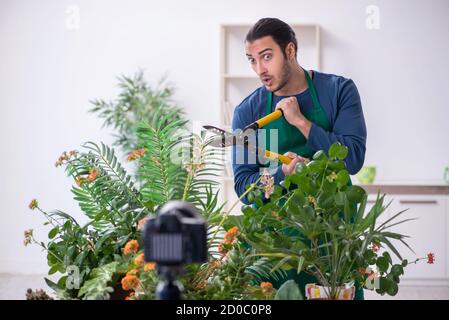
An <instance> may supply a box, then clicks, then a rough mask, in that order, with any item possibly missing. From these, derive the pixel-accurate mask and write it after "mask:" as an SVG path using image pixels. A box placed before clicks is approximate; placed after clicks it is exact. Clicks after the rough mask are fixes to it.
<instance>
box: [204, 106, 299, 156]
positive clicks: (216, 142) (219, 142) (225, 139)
mask: <svg viewBox="0 0 449 320" xmlns="http://www.w3.org/2000/svg"><path fill="white" fill-rule="evenodd" d="M281 115H282V113H281ZM269 116H270V115H268V116H266V117H269ZM266 117H264V118H266ZM264 118H262V119H260V120H263V119H264ZM278 118H279V117H278ZM276 119H277V118H276ZM260 120H258V121H260ZM273 120H274V119H273ZM273 120H271V121H273ZM258 121H256V122H254V123H252V124H251V125H249V126H247V127H245V129H244V130H243V131H242V132H240V133H239V134H232V133H230V132H228V131H225V130H223V129H220V128H217V127H214V126H203V128H204V129H206V130H208V131H211V132H213V133H215V134H216V136H215V137H214V138H212V140H211V142H210V145H211V146H214V147H218V148H226V147H229V146H233V145H243V146H245V147H246V148H247V149H248V151H250V152H251V153H253V154H263V155H264V156H265V158H268V159H270V160H279V161H280V162H282V163H284V164H289V163H290V162H291V161H292V159H291V158H290V157H287V156H284V155H282V154H278V153H276V152H272V151H270V150H267V149H265V150H264V149H261V148H258V147H256V146H254V145H253V144H251V143H249V142H248V135H247V134H245V131H246V130H248V129H246V128H248V127H250V126H252V127H251V129H252V128H255V126H256V125H257V126H258V127H257V128H260V127H262V126H264V125H266V124H267V123H268V122H265V123H264V122H259V123H258ZM264 121H266V120H264ZM271 121H269V122H271Z"/></svg>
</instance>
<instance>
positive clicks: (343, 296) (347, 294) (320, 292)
mask: <svg viewBox="0 0 449 320" xmlns="http://www.w3.org/2000/svg"><path fill="white" fill-rule="evenodd" d="M327 292H329V288H328V287H324V286H321V285H318V284H315V283H308V284H307V285H306V297H307V299H309V300H329V297H328V296H327ZM354 295H355V286H354V285H353V284H352V285H349V286H342V287H340V293H339V295H338V298H337V299H336V300H354Z"/></svg>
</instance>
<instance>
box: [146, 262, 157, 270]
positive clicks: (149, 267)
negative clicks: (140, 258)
mask: <svg viewBox="0 0 449 320" xmlns="http://www.w3.org/2000/svg"><path fill="white" fill-rule="evenodd" d="M155 268H156V263H155V262H148V263H145V266H144V267H143V271H145V272H147V271H150V270H154V269H155Z"/></svg>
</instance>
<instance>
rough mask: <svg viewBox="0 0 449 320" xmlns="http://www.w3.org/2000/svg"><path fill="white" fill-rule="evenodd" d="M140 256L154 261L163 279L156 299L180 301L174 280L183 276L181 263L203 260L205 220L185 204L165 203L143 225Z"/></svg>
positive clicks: (205, 243) (189, 205)
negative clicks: (142, 242) (142, 241)
mask: <svg viewBox="0 0 449 320" xmlns="http://www.w3.org/2000/svg"><path fill="white" fill-rule="evenodd" d="M144 256H145V261H146V262H156V265H157V269H156V270H157V273H158V275H159V276H160V278H161V279H162V280H163V281H162V282H160V283H159V284H158V286H157V288H156V297H157V299H160V300H178V299H180V298H181V291H182V285H181V284H180V283H178V282H177V281H175V279H176V277H177V276H179V275H181V274H182V273H183V271H184V269H183V267H182V266H183V264H185V263H202V262H206V261H207V224H206V222H205V220H204V219H203V218H202V217H201V215H200V214H199V213H198V212H197V210H196V208H195V207H194V206H193V205H191V204H189V203H187V202H183V201H170V202H167V203H166V204H165V205H163V206H162V207H161V208H160V209H159V211H158V212H157V215H156V217H153V218H150V219H149V220H148V221H147V222H146V224H145V228H144Z"/></svg>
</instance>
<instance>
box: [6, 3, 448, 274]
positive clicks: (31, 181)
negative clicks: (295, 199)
mask: <svg viewBox="0 0 449 320" xmlns="http://www.w3.org/2000/svg"><path fill="white" fill-rule="evenodd" d="M71 5H74V6H75V8H78V9H79V10H80V11H79V13H80V21H79V22H80V24H79V29H74V30H71V29H70V28H67V25H68V26H69V27H70V25H71V24H70V22H71V21H67V13H66V10H67V8H69V7H70V6H71ZM369 5H377V6H378V8H379V9H380V29H378V30H369V29H367V28H366V26H365V21H366V18H367V13H366V8H367V6H369ZM448 13H449V1H447V0H439V1H438V0H433V1H424V0H423V1H406V0H395V1H392V0H390V1H379V0H378V1H375V0H345V1H343V0H340V1H337V0H327V1H324V0H323V1H306V0H302V1H300V0H291V1H287V0H285V1H282V0H277V1H266V0H265V1H264V0H253V1H241V0H226V1H224V0H223V1H199V0H193V1H171V0H165V1H160V2H159V1H144V0H142V1H110V0H108V1H92V0H90V1H88V0H86V1H80V0H72V1H62V0H54V1H18V0H10V1H6V0H0V120H1V126H0V137H1V141H2V150H1V157H0V168H1V169H0V170H1V171H0V172H1V176H0V179H1V180H0V181H1V182H0V200H1V201H0V272H25V273H36V272H45V271H46V263H45V255H44V254H43V253H41V252H40V250H39V249H38V248H37V247H27V248H25V247H23V245H22V239H23V230H24V229H27V228H34V229H35V230H36V234H37V236H38V237H39V238H41V239H45V238H46V230H45V229H44V228H43V227H41V222H42V218H41V216H40V215H39V214H37V213H35V212H34V211H30V210H29V209H28V208H27V205H28V203H29V201H30V200H31V199H32V198H37V199H38V200H39V202H40V204H41V206H42V207H43V208H45V209H49V210H51V209H61V210H64V211H66V212H69V213H72V214H75V215H79V212H80V211H79V209H78V207H77V205H76V203H75V202H74V201H73V200H72V196H71V193H70V191H69V188H70V185H71V183H72V181H70V180H69V179H68V178H66V177H65V175H64V172H63V170H61V169H56V168H54V165H53V164H54V162H55V160H56V159H57V157H58V156H59V154H60V152H62V151H64V150H70V149H73V148H79V146H80V144H81V143H83V142H84V141H87V140H93V141H97V142H98V141H105V142H110V141H111V138H110V136H109V132H107V131H106V130H101V128H100V126H101V121H100V120H99V119H97V118H96V117H95V116H94V115H92V114H88V113H87V110H88V109H89V108H90V107H91V105H90V104H89V102H88V101H89V99H93V98H106V99H112V98H113V97H114V96H115V94H116V93H117V91H118V90H117V88H116V86H115V85H116V83H117V81H116V79H115V77H116V76H117V75H120V74H127V75H131V74H133V73H134V72H135V71H136V70H137V69H138V68H139V67H142V68H144V69H145V70H146V76H147V79H149V80H150V82H151V83H155V82H156V81H157V80H158V79H159V78H160V77H161V76H162V75H163V74H164V73H166V72H167V73H168V76H169V79H170V80H171V81H173V82H174V83H175V84H176V85H177V87H178V91H177V93H176V99H177V101H178V102H179V104H180V105H181V106H182V107H184V108H185V110H186V111H187V114H188V117H189V118H190V119H192V120H198V121H202V122H203V123H212V124H213V123H215V124H218V123H219V65H218V63H219V24H220V23H253V22H255V21H257V20H258V19H259V18H261V17H265V16H272V17H279V18H281V19H283V20H285V21H287V22H291V23H319V24H320V25H321V26H322V32H323V38H322V46H323V47H322V49H323V57H322V66H323V68H322V70H323V71H324V72H329V73H336V74H342V75H344V76H347V77H350V78H352V79H354V80H355V82H356V84H357V85H358V88H359V91H360V93H361V96H362V100H363V107H364V112H365V118H366V121H367V127H368V143H367V154H366V162H365V163H366V164H375V165H377V167H378V181H390V182H392V181H399V182H404V183H407V182H418V183H431V182H436V183H442V174H443V168H444V166H445V165H449V160H448V159H449V147H448V143H447V142H446V141H447V140H448V138H449V134H448V131H447V130H446V127H447V124H448V118H449V117H448V115H449V112H448V111H447V101H448V100H449V99H448V98H449V97H448V92H449V80H448V79H449V78H448V74H449V59H448V58H447V57H449V41H448V33H447V30H449V19H448V18H449V17H448ZM67 23H68V24H67ZM242 40H243V39H242ZM242 54H243V53H242ZM299 59H300V57H299ZM305 67H307V66H305Z"/></svg>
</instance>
